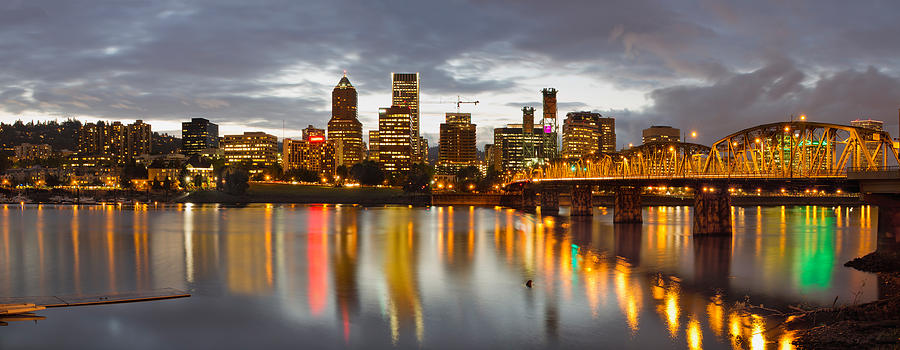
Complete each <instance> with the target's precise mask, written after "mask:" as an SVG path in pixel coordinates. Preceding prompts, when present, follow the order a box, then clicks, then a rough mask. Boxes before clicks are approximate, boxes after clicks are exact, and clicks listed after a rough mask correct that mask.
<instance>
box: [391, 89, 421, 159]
mask: <svg viewBox="0 0 900 350" xmlns="http://www.w3.org/2000/svg"><path fill="white" fill-rule="evenodd" d="M391 106H396V107H407V108H409V116H410V125H409V135H410V137H411V140H412V141H411V142H412V145H411V146H412V150H413V151H412V155H413V157H414V158H413V159H412V160H411V161H412V162H418V161H422V160H423V159H424V158H423V159H419V158H421V156H422V153H423V150H422V148H423V146H424V145H423V141H422V140H420V139H419V73H391ZM425 152H426V154H427V149H426V150H425Z"/></svg>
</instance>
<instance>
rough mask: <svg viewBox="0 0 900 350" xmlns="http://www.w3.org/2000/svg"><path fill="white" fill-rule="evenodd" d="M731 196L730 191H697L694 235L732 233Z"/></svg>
mask: <svg viewBox="0 0 900 350" xmlns="http://www.w3.org/2000/svg"><path fill="white" fill-rule="evenodd" d="M731 233H732V231H731V196H729V195H728V191H725V190H723V189H715V190H713V191H710V192H707V191H703V192H697V195H696V196H695V197H694V230H693V234H694V235H715V234H721V235H730V234H731Z"/></svg>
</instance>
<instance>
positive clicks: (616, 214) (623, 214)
mask: <svg viewBox="0 0 900 350" xmlns="http://www.w3.org/2000/svg"><path fill="white" fill-rule="evenodd" d="M613 222H614V223H623V224H624V223H631V224H639V223H642V222H644V218H643V215H642V214H641V188H640V187H619V189H617V190H616V206H615V208H613Z"/></svg>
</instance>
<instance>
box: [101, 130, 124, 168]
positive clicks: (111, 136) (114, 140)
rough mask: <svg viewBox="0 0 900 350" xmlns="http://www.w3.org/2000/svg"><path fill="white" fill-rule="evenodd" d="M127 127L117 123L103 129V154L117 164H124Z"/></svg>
mask: <svg viewBox="0 0 900 350" xmlns="http://www.w3.org/2000/svg"><path fill="white" fill-rule="evenodd" d="M126 147H127V146H126V143H125V125H123V124H122V122H119V121H115V122H112V123H107V124H106V128H104V129H103V154H105V155H107V156H109V157H110V159H112V160H113V161H115V162H116V163H123V162H124V161H125V154H126Z"/></svg>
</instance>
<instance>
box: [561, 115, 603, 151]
mask: <svg viewBox="0 0 900 350" xmlns="http://www.w3.org/2000/svg"><path fill="white" fill-rule="evenodd" d="M615 128H616V127H615V119H613V118H604V117H603V116H602V115H600V113H592V112H570V113H567V114H566V119H565V121H564V122H563V150H562V156H563V158H580V157H583V156H586V155H591V154H596V153H599V152H614V151H615V147H616V131H615Z"/></svg>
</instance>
